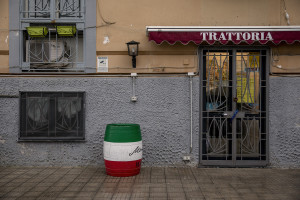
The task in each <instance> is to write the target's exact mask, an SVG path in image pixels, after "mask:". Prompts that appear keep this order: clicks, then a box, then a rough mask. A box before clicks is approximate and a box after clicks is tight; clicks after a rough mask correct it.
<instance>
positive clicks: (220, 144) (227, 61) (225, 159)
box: [199, 47, 269, 166]
mask: <svg viewBox="0 0 300 200" xmlns="http://www.w3.org/2000/svg"><path fill="white" fill-rule="evenodd" d="M199 54H200V59H199V62H200V63H199V64H200V66H201V72H202V73H201V81H200V94H201V99H200V111H201V112H200V113H201V115H200V130H201V134H200V141H201V143H200V144H201V148H200V164H201V165H217V166H265V165H266V164H267V163H268V87H267V86H268V76H267V74H268V67H267V66H269V63H268V60H269V59H268V58H269V51H268V49H267V48H264V47H245V48H242V47H237V48H235V47H224V48H222V47H204V48H199Z"/></svg>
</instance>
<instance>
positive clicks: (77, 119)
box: [76, 92, 83, 137]
mask: <svg viewBox="0 0 300 200" xmlns="http://www.w3.org/2000/svg"><path fill="white" fill-rule="evenodd" d="M76 95H77V100H79V99H80V98H79V93H78V92H77V93H76ZM77 102H78V101H77ZM80 106H81V108H83V106H82V105H81V102H80ZM76 122H77V123H76V125H77V126H76V133H77V134H76V135H77V137H79V112H76Z"/></svg>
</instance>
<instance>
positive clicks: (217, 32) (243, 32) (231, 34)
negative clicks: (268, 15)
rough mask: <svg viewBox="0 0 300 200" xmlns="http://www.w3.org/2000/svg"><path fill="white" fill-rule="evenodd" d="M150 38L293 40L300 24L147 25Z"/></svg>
mask: <svg viewBox="0 0 300 200" xmlns="http://www.w3.org/2000/svg"><path fill="white" fill-rule="evenodd" d="M146 31H147V35H148V36H149V41H155V42H156V43H157V44H161V43H162V42H164V41H166V42H168V43H169V44H175V43H176V42H181V43H182V44H188V43H189V42H194V43H195V44H201V43H208V44H215V43H220V44H224V45H225V44H228V43H234V44H240V43H247V44H253V43H254V42H259V43H260V44H267V43H268V44H269V43H270V44H271V43H273V44H279V43H281V42H286V43H287V44H292V43H294V42H296V41H298V42H299V41H300V26H147V27H146Z"/></svg>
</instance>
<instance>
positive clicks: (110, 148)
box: [103, 141, 143, 161]
mask: <svg viewBox="0 0 300 200" xmlns="http://www.w3.org/2000/svg"><path fill="white" fill-rule="evenodd" d="M103 151H104V152H103V153H104V159H105V160H109V161H134V160H140V159H142V154H143V145H142V141H139V142H128V143H115V142H106V141H104V144H103Z"/></svg>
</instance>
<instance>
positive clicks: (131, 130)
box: [104, 124, 142, 143]
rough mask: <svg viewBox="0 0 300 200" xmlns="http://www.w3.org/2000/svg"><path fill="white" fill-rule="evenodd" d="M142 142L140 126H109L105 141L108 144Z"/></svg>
mask: <svg viewBox="0 0 300 200" xmlns="http://www.w3.org/2000/svg"><path fill="white" fill-rule="evenodd" d="M141 140H142V136H141V129H140V125H139V124H108V125H107V126H106V131H105V137H104V141H106V142H120V143H123V142H138V141H141Z"/></svg>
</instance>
